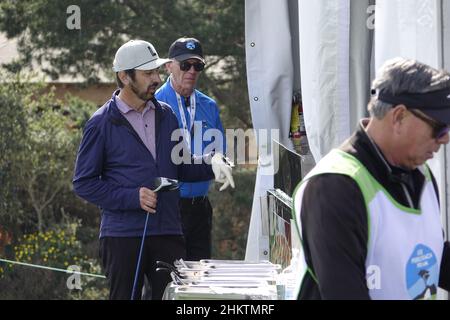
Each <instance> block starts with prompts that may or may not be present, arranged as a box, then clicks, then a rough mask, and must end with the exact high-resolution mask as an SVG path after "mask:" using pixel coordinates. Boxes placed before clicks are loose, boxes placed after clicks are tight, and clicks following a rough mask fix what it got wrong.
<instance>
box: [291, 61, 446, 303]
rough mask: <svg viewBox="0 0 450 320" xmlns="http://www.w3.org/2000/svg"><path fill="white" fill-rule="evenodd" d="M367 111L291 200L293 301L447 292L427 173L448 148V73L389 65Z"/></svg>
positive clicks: (433, 189) (411, 64) (413, 64)
mask: <svg viewBox="0 0 450 320" xmlns="http://www.w3.org/2000/svg"><path fill="white" fill-rule="evenodd" d="M368 110H369V113H370V118H369V119H363V120H361V122H360V125H359V129H358V130H357V131H356V132H355V133H354V134H353V135H352V136H351V137H350V138H349V139H348V140H347V141H346V142H344V144H343V145H341V146H340V147H339V148H338V149H334V150H332V151H330V153H329V154H327V155H326V156H325V157H324V158H322V159H321V160H320V162H319V163H318V164H317V165H316V167H315V168H314V169H313V170H312V171H311V172H310V173H309V174H308V175H307V176H306V177H305V179H304V180H303V181H302V182H301V184H300V186H299V187H298V188H297V189H296V191H295V192H294V195H293V199H294V216H295V219H296V222H297V224H296V225H297V226H298V229H297V231H298V232H299V235H300V237H301V239H302V247H303V249H304V251H303V252H304V259H303V264H301V263H300V264H299V266H300V267H299V270H297V271H298V274H299V275H300V276H299V279H298V283H297V288H298V289H299V291H298V292H299V298H300V299H414V298H416V297H418V296H419V297H420V294H421V293H422V292H424V291H425V289H426V286H431V287H433V286H435V287H437V286H440V287H442V288H444V289H446V290H448V289H450V246H449V243H448V242H444V237H443V230H442V225H441V218H440V208H439V198H438V195H439V192H438V188H437V185H436V181H435V179H434V177H433V174H432V172H431V170H430V169H429V167H428V166H427V165H426V164H425V162H426V161H427V160H429V159H431V158H432V157H433V155H434V154H435V153H436V152H438V150H439V148H440V147H441V145H445V144H447V143H448V142H449V124H450V74H449V73H447V72H445V71H442V70H436V69H434V68H432V67H430V66H427V65H425V64H422V63H420V62H417V61H415V60H408V59H402V58H396V59H393V60H390V61H388V62H386V64H385V65H384V66H383V67H382V69H381V72H380V76H379V77H378V78H377V79H375V80H374V82H373V89H372V99H371V101H370V103H369V105H368ZM419 271H421V272H419ZM424 272H426V274H427V282H426V283H425V282H424V281H423V278H422V276H421V275H422V274H424ZM430 298H436V291H433V293H432V294H431V295H430Z"/></svg>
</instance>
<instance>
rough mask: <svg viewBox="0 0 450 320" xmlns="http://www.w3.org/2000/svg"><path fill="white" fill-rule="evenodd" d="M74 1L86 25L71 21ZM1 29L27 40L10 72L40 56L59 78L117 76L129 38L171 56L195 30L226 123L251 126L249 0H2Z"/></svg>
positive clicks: (207, 84) (205, 84)
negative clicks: (117, 58)
mask: <svg viewBox="0 0 450 320" xmlns="http://www.w3.org/2000/svg"><path fill="white" fill-rule="evenodd" d="M74 4H75V5H78V6H79V7H80V11H81V28H80V29H79V30H77V29H73V30H70V29H68V28H67V26H66V20H67V18H68V17H70V14H68V13H67V12H66V10H67V8H68V7H69V6H70V5H74ZM0 30H2V31H4V32H6V34H7V36H8V37H10V38H11V37H18V38H19V39H20V41H19V50H20V53H21V59H22V60H21V61H15V62H13V63H11V64H9V66H8V67H9V69H10V70H17V68H20V67H21V66H23V65H26V64H27V63H30V62H31V61H32V60H34V61H35V62H37V63H38V64H39V65H40V66H41V67H42V68H43V69H44V71H45V72H47V73H48V74H49V75H51V76H52V77H53V78H55V79H56V78H58V76H60V75H61V74H69V75H83V76H84V77H85V78H87V79H90V80H91V81H95V80H98V75H99V73H100V71H107V72H109V74H110V76H111V79H113V77H112V71H111V66H112V60H113V58H114V54H115V52H116V50H117V48H119V46H120V45H121V44H123V43H124V41H125V40H127V39H131V38H140V39H145V40H148V41H150V42H152V43H153V44H154V45H155V47H156V49H157V50H158V52H159V54H160V55H161V56H166V55H167V50H168V48H169V46H170V44H171V43H172V41H174V40H175V39H177V38H179V37H181V36H184V35H187V36H194V37H196V38H198V39H199V40H200V41H201V42H202V43H203V45H204V51H205V53H206V54H207V56H208V61H207V70H206V72H204V74H203V77H201V83H200V87H201V89H202V90H204V91H206V92H207V93H209V94H210V95H212V96H213V97H214V98H216V99H217V101H218V102H219V105H221V106H222V107H224V109H225V110H224V112H223V113H222V114H223V120H224V123H225V126H226V127H230V126H232V127H242V128H244V129H246V128H248V127H251V122H250V113H249V108H248V107H247V106H248V97H247V93H246V85H245V84H246V74H245V55H244V1H242V0H122V1H118V0H117V1H107V0H78V1H73V0H57V1H56V0H52V1H48V0H21V1H17V0H3V1H2V2H1V3H0ZM44 61H46V62H48V63H49V64H48V66H47V64H43V62H44ZM43 65H46V67H45V68H44V67H43ZM218 66H219V68H218ZM208 69H210V70H208ZM213 69H214V70H215V71H214V72H212V70H213ZM217 70H219V71H217Z"/></svg>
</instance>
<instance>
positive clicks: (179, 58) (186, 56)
mask: <svg viewBox="0 0 450 320" xmlns="http://www.w3.org/2000/svg"><path fill="white" fill-rule="evenodd" d="M174 59H175V60H177V61H184V60H188V59H197V60H200V61H201V62H203V63H205V59H204V58H203V57H201V56H199V55H197V54H189V53H186V54H182V55H179V56H177V57H174Z"/></svg>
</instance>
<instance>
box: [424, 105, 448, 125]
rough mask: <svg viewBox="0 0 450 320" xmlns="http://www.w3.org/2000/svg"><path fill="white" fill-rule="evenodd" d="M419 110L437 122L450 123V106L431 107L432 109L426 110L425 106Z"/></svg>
mask: <svg viewBox="0 0 450 320" xmlns="http://www.w3.org/2000/svg"><path fill="white" fill-rule="evenodd" d="M419 110H420V111H421V112H422V113H424V114H426V115H427V116H429V117H430V118H431V119H433V120H435V121H437V122H440V123H445V124H447V125H450V108H442V109H431V110H426V109H425V108H424V109H419Z"/></svg>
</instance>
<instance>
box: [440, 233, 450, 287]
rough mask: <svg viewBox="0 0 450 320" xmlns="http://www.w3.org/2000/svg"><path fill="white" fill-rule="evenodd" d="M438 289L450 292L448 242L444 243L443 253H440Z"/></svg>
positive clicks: (449, 250)
mask: <svg viewBox="0 0 450 320" xmlns="http://www.w3.org/2000/svg"><path fill="white" fill-rule="evenodd" d="M439 287H441V288H442V289H445V290H447V291H450V242H448V241H447V242H445V243H444V252H443V253H442V261H441V270H440V275H439Z"/></svg>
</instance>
